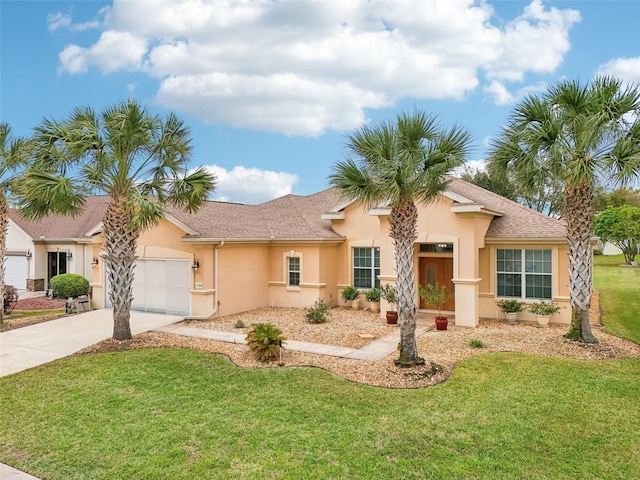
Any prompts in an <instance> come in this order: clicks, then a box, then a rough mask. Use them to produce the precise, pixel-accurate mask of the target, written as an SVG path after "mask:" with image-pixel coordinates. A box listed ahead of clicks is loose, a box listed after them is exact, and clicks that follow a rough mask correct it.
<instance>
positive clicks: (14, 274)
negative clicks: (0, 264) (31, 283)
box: [4, 255, 28, 290]
mask: <svg viewBox="0 0 640 480" xmlns="http://www.w3.org/2000/svg"><path fill="white" fill-rule="evenodd" d="M27 268H28V264H27V258H26V257H25V256H24V255H12V256H7V257H4V283H5V285H13V286H14V287H16V288H17V289H19V290H24V289H25V288H27Z"/></svg>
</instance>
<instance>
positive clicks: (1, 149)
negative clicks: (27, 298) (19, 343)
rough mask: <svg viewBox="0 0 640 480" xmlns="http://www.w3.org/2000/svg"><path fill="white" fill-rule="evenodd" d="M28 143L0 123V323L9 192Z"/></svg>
mask: <svg viewBox="0 0 640 480" xmlns="http://www.w3.org/2000/svg"><path fill="white" fill-rule="evenodd" d="M27 146H28V142H27V141H25V140H24V139H23V138H19V137H14V136H13V134H12V133H11V127H10V126H9V124H8V123H4V122H2V123H0V323H2V322H3V320H4V282H5V278H4V273H5V272H4V256H5V253H6V251H7V228H8V226H9V213H8V207H7V196H6V194H7V192H9V191H10V189H11V185H12V182H13V181H14V180H15V178H16V176H15V174H16V172H17V171H18V170H19V169H20V167H22V166H23V165H24V164H25V163H26V159H27V151H26V149H27Z"/></svg>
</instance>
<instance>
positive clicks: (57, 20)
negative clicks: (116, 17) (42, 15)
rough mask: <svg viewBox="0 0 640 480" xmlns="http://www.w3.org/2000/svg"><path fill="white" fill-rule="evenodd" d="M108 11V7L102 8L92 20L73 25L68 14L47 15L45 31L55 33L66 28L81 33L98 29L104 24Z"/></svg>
mask: <svg viewBox="0 0 640 480" xmlns="http://www.w3.org/2000/svg"><path fill="white" fill-rule="evenodd" d="M109 11H110V9H109V7H103V8H101V9H100V10H98V13H97V14H96V16H95V17H94V18H93V19H92V20H90V21H88V22H84V23H73V18H72V16H71V14H70V13H62V12H56V13H50V14H48V15H47V30H49V31H50V32H55V31H56V30H58V29H59V28H67V29H68V30H71V31H74V32H83V31H85V30H90V29H92V28H100V27H102V26H103V25H104V24H105V21H106V19H107V18H108V16H109Z"/></svg>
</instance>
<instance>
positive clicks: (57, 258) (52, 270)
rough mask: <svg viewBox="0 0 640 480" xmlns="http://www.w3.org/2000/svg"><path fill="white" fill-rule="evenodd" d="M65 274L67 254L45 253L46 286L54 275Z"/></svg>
mask: <svg viewBox="0 0 640 480" xmlns="http://www.w3.org/2000/svg"><path fill="white" fill-rule="evenodd" d="M63 273H67V252H47V285H49V280H51V278H52V277H55V276H56V275H62V274H63Z"/></svg>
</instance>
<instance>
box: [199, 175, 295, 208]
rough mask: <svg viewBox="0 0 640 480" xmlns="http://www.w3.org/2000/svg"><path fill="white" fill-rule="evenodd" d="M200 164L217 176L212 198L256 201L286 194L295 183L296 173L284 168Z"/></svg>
mask: <svg viewBox="0 0 640 480" xmlns="http://www.w3.org/2000/svg"><path fill="white" fill-rule="evenodd" d="M204 168H206V169H207V170H209V172H211V173H213V174H214V175H215V176H216V178H217V179H218V183H217V187H216V191H215V194H214V196H215V198H214V199H215V200H220V201H231V202H239V203H247V204H252V205H256V204H259V203H264V202H266V201H269V200H272V199H274V198H278V197H282V196H283V195H288V194H290V193H291V192H292V190H293V186H294V185H295V184H296V183H298V180H299V179H298V176H297V175H296V174H293V173H288V172H274V171H271V170H261V169H259V168H247V167H243V166H235V167H233V169H232V170H227V169H225V168H223V167H220V166H218V165H207V166H205V167H204Z"/></svg>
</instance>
